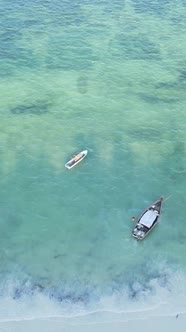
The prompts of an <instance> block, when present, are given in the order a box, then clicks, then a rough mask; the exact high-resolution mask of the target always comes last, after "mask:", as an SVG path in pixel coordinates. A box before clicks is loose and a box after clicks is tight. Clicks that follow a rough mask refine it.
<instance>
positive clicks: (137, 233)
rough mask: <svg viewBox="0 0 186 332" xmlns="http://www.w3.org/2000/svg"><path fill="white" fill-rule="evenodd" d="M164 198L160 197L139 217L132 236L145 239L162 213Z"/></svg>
mask: <svg viewBox="0 0 186 332" xmlns="http://www.w3.org/2000/svg"><path fill="white" fill-rule="evenodd" d="M162 202H163V198H162V197H160V198H159V199H158V200H157V201H156V202H154V203H153V204H152V205H150V206H149V207H148V208H147V209H146V210H145V211H144V212H143V213H142V214H141V215H140V217H139V218H138V220H137V223H136V225H135V226H134V229H133V231H132V236H134V237H135V238H136V239H137V240H143V239H144V238H145V237H146V236H147V235H148V234H149V232H150V231H151V230H152V229H153V228H154V226H156V225H157V223H158V221H159V217H160V213H161V208H162Z"/></svg>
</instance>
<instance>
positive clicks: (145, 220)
mask: <svg viewBox="0 0 186 332" xmlns="http://www.w3.org/2000/svg"><path fill="white" fill-rule="evenodd" d="M156 217H157V211H156V210H147V212H145V213H144V215H143V216H142V218H141V219H140V221H139V223H140V224H142V225H144V226H146V227H148V228H150V227H151V226H152V224H153V222H154V221H155V219H156Z"/></svg>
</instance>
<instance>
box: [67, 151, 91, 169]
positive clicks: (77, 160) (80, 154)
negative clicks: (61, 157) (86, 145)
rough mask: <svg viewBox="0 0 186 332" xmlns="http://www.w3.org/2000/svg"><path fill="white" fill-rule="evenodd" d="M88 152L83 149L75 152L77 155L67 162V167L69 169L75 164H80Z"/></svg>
mask: <svg viewBox="0 0 186 332" xmlns="http://www.w3.org/2000/svg"><path fill="white" fill-rule="evenodd" d="M87 154H88V150H83V151H81V152H78V153H77V154H75V156H73V157H72V158H71V159H70V160H69V161H68V162H67V163H66V164H65V167H66V168H67V169H71V168H73V167H74V166H76V165H77V164H79V163H80V162H81V161H82V160H83V159H84V158H85V157H86V156H87Z"/></svg>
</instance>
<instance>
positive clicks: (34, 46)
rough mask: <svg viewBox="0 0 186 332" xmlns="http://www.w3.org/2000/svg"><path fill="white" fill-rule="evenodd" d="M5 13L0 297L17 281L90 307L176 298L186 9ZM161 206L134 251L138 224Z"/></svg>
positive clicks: (137, 5) (84, 7) (115, 5)
mask: <svg viewBox="0 0 186 332" xmlns="http://www.w3.org/2000/svg"><path fill="white" fill-rule="evenodd" d="M0 6H1V8H3V19H2V20H1V25H2V27H1V33H0V41H1V44H0V45H1V46H0V75H1V78H0V95H1V98H0V112H1V113H0V118H1V119H0V120H1V121H0V154H1V165H0V182H1V191H0V201H1V206H0V212H1V215H0V216H1V219H0V224H1V232H0V238H1V241H0V247H1V256H0V259H1V284H2V286H1V289H2V296H3V295H4V293H6V289H8V287H9V286H7V284H8V285H9V284H10V281H9V280H11V283H12V280H13V281H15V280H16V282H15V285H14V286H13V290H12V293H11V296H13V297H14V298H19V299H20V297H21V296H23V294H25V293H28V294H30V292H31V293H32V295H33V292H36V291H37V292H41V293H44V294H49V295H50V296H53V297H54V298H57V299H59V298H60V301H63V299H65V300H66V299H67V298H68V300H69V301H72V302H73V301H74V302H78V301H82V302H83V303H84V302H86V301H88V302H91V300H92V299H93V300H94V301H97V300H98V299H100V297H101V296H103V295H105V294H107V295H108V294H111V293H112V294H113V293H118V292H120V291H121V290H123V289H125V292H126V293H127V294H128V296H129V298H131V297H132V298H133V299H138V297H140V296H141V292H140V291H142V294H144V292H147V294H148V295H149V293H150V294H151V291H152V292H153V291H154V288H153V287H151V286H152V285H151V280H152V279H153V280H156V281H157V283H158V285H161V287H164V288H168V287H170V281H169V279H170V278H171V275H172V274H174V272H175V270H177V269H178V270H180V271H183V272H185V254H184V253H185V235H184V231H183V227H184V223H185V211H184V207H185V184H186V183H185V182H186V180H185V175H186V168H185V164H186V152H185V139H186V131H185V120H186V113H185V101H186V97H185V86H186V60H185V54H186V33H185V32H186V24H185V22H186V3H185V2H184V1H181V0H180V1H168V0H166V1H165V0H164V1H162V0H161V1H155V0H149V1H148V3H147V2H146V1H143V0H140V1H135V0H133V1H123V0H115V1H114V2H111V1H101V2H100V1H83V0H79V1H78V0H77V1H74V2H73V3H71V2H70V1H65V0H60V1H58V0H53V1H45V2H43V1H36V0H35V1H34V0H29V1H27V3H26V4H25V3H24V2H22V1H18V0H16V1H15V2H14V3H12V2H10V1H7V0H6V1H2V0H1V1H0ZM85 148H86V149H88V150H89V154H88V156H87V158H86V159H85V160H84V161H83V162H82V163H81V164H80V165H78V166H77V167H76V168H74V169H73V170H71V171H67V170H66V169H65V168H64V164H65V162H66V161H67V160H68V159H69V158H70V156H71V155H72V154H73V153H74V152H76V151H79V150H83V149H85ZM161 195H163V196H164V197H165V198H166V197H168V196H169V195H173V196H172V197H171V198H170V199H169V200H167V201H166V202H165V204H164V209H163V210H164V211H163V214H162V217H161V223H160V225H159V226H158V227H157V228H156V229H155V230H154V231H153V232H152V234H151V235H149V237H148V238H147V239H146V240H145V241H144V242H143V243H137V242H136V241H135V240H134V239H132V238H131V231H132V228H133V223H132V222H131V217H132V216H133V215H135V216H136V217H137V216H138V215H139V214H140V213H141V211H142V210H143V209H144V208H146V206H148V205H149V204H150V203H152V202H153V201H154V200H156V199H157V198H158V197H159V196H161ZM136 282H138V283H139V284H140V288H139V289H137V290H136V288H135V286H134V285H135V283H136ZM151 288H152V289H153V290H152V289H151ZM149 296H150V295H149ZM124 307H125V306H124Z"/></svg>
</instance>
